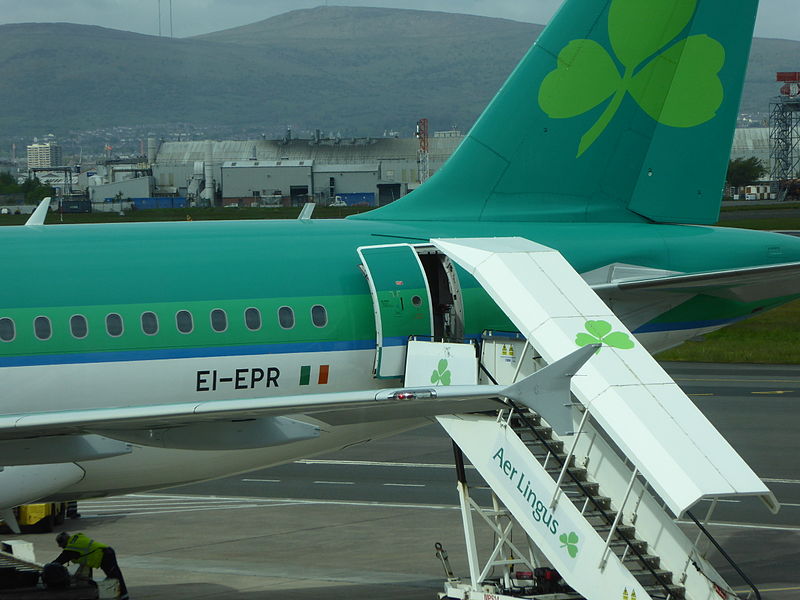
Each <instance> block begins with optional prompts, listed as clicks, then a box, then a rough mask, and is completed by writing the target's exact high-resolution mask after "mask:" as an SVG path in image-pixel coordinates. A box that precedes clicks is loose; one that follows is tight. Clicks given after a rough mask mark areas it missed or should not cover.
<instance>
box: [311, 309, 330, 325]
mask: <svg viewBox="0 0 800 600" xmlns="http://www.w3.org/2000/svg"><path fill="white" fill-rule="evenodd" d="M311 322H312V323H314V326H315V327H325V325H327V324H328V311H327V310H325V307H324V306H322V305H321V304H315V305H314V306H312V307H311Z"/></svg>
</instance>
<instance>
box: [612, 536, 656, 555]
mask: <svg viewBox="0 0 800 600" xmlns="http://www.w3.org/2000/svg"><path fill="white" fill-rule="evenodd" d="M628 546H629V544H628V542H626V541H625V540H611V544H609V547H610V548H611V551H612V552H613V553H614V554H616V555H617V556H622V555H623V554H625V550H626V548H628ZM630 546H631V547H633V548H636V550H637V551H638V552H639V554H642V555H645V552H647V542H645V541H644V540H640V539H636V538H634V539H631V540H630ZM630 554H631V551H630V550H628V555H630ZM633 556H636V553H633Z"/></svg>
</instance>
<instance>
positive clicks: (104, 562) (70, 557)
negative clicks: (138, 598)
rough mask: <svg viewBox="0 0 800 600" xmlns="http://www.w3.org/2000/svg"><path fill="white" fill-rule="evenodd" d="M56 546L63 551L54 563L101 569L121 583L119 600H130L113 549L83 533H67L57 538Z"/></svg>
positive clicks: (64, 532) (60, 534)
mask: <svg viewBox="0 0 800 600" xmlns="http://www.w3.org/2000/svg"><path fill="white" fill-rule="evenodd" d="M56 544H58V547H59V548H62V549H63V550H62V552H61V554H59V555H58V557H57V558H56V559H55V560H54V561H53V562H57V563H59V564H62V565H63V564H65V563H68V562H74V563H76V564H78V565H80V566H81V567H83V566H86V567H90V568H92V569H97V568H98V567H99V568H101V569H102V570H103V573H105V574H106V577H109V578H112V579H116V580H117V581H119V594H120V595H119V600H129V596H128V589H127V588H126V587H125V580H124V579H123V578H122V571H120V570H119V565H118V564H117V555H116V553H115V552H114V549H113V548H111V547H110V546H107V545H105V544H101V543H100V542H95V541H94V540H93V539H92V538H90V537H88V536H85V535H83V534H82V533H76V534H74V535H70V534H69V533H67V532H66V531H62V532H61V533H59V534H58V535H57V536H56Z"/></svg>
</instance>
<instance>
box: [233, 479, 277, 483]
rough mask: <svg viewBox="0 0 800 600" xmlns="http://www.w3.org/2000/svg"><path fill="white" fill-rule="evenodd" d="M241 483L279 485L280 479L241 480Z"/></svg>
mask: <svg viewBox="0 0 800 600" xmlns="http://www.w3.org/2000/svg"><path fill="white" fill-rule="evenodd" d="M242 481H247V482H254V483H280V482H281V480H280V479H242Z"/></svg>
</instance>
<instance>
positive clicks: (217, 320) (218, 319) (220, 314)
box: [211, 308, 228, 333]
mask: <svg viewBox="0 0 800 600" xmlns="http://www.w3.org/2000/svg"><path fill="white" fill-rule="evenodd" d="M227 328H228V315H227V314H226V313H225V311H224V310H222V309H221V308H215V309H214V310H212V311H211V329H213V330H214V331H216V332H217V333H222V332H223V331H225V330H226V329H227Z"/></svg>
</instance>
